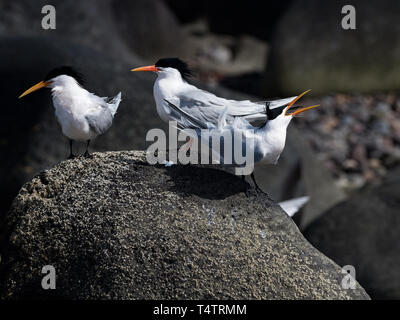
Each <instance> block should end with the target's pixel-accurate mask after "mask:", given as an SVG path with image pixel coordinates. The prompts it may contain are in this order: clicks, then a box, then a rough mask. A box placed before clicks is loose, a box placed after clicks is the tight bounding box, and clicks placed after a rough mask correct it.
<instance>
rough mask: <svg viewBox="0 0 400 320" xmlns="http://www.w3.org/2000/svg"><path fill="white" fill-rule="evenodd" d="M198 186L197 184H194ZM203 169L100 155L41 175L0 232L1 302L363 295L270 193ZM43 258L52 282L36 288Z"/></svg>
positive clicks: (137, 155)
mask: <svg viewBox="0 0 400 320" xmlns="http://www.w3.org/2000/svg"><path fill="white" fill-rule="evenodd" d="M204 186H207V187H204ZM244 188H245V183H243V182H242V181H241V179H240V178H238V177H235V176H233V175H231V174H228V173H226V172H223V171H219V170H216V169H210V168H206V167H201V166H196V167H194V166H181V165H178V166H172V167H170V168H165V167H164V166H150V165H148V163H147V162H146V159H145V153H144V152H108V153H101V154H100V153H99V154H95V155H94V158H93V159H90V160H89V159H74V160H68V161H65V162H62V163H60V164H59V165H57V166H55V167H54V168H52V169H50V170H47V171H44V172H42V173H41V174H40V175H38V176H37V177H35V178H34V179H33V180H32V181H31V182H29V183H27V184H25V186H24V187H23V188H22V189H21V192H20V193H19V195H18V196H17V198H16V199H15V201H14V204H13V207H12V209H11V211H10V213H9V215H8V217H7V221H6V227H5V230H3V233H4V234H5V235H6V238H5V239H4V240H3V241H2V245H1V246H0V248H1V254H2V259H1V263H0V288H2V290H1V292H0V296H1V297H2V298H33V297H34V298H35V299H38V298H48V297H57V298H69V299H71V298H73V299H368V298H369V297H368V295H367V294H366V293H365V292H364V290H363V289H362V288H361V287H360V286H359V285H358V284H356V289H355V290H346V289H343V288H342V286H341V281H342V278H343V274H342V272H341V268H340V267H339V266H337V265H336V264H335V263H333V262H332V261H331V260H329V259H328V258H326V257H325V256H324V255H322V254H321V253H320V252H318V251H317V250H316V249H315V248H313V247H312V246H311V245H310V244H309V243H308V242H307V241H306V240H305V239H304V238H303V236H302V235H301V233H300V232H299V230H298V229H297V227H296V225H295V224H294V223H293V221H292V220H291V219H290V218H289V217H288V216H287V215H286V214H285V213H284V212H283V211H282V210H281V209H280V207H279V206H277V205H276V204H274V202H273V201H272V200H271V199H269V197H268V196H265V195H259V196H257V197H256V196H251V197H250V198H248V197H246V196H245V194H244ZM48 264H50V265H53V266H54V267H55V269H56V272H57V278H56V279H57V283H56V290H43V289H42V288H41V286H40V283H41V280H42V276H43V275H42V274H41V272H40V271H41V269H42V267H43V266H44V265H48Z"/></svg>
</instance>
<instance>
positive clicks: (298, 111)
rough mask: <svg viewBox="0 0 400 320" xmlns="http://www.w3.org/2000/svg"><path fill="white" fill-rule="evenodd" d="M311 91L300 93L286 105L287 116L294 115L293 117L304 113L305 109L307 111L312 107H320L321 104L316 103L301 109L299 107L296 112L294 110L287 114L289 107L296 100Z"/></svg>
mask: <svg viewBox="0 0 400 320" xmlns="http://www.w3.org/2000/svg"><path fill="white" fill-rule="evenodd" d="M310 91H311V90H307V91H304V92H303V93H302V94H300V95H298V96H297V97H296V98H294V99H293V101H292V102H290V103H289V105H288V106H287V107H286V110H285V113H284V114H285V116H293V117H294V116H295V115H296V114H299V113H302V112H304V111H307V110H310V109H313V108H316V107H319V104H317V105H315V106H311V107H305V108H301V109H298V110H296V111H294V112H292V113H290V114H287V112H288V111H289V109H290V108H291V107H292V106H293V105H294V104H295V103H296V101H297V100H299V99H300V98H301V97H302V96H304V95H305V94H307V93H308V92H310Z"/></svg>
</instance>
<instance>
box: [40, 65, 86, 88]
mask: <svg viewBox="0 0 400 320" xmlns="http://www.w3.org/2000/svg"><path fill="white" fill-rule="evenodd" d="M61 75H67V76H70V77H72V78H74V79H75V80H76V81H77V82H78V83H79V84H80V85H83V84H84V83H85V79H84V78H83V75H82V74H81V73H79V72H78V71H76V70H75V69H74V68H72V67H69V66H62V67H58V68H54V69H53V70H51V71H50V72H49V73H48V74H47V75H46V77H45V78H44V81H47V80H50V79H53V78H55V77H58V76H61Z"/></svg>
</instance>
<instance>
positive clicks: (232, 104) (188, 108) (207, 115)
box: [170, 86, 295, 124]
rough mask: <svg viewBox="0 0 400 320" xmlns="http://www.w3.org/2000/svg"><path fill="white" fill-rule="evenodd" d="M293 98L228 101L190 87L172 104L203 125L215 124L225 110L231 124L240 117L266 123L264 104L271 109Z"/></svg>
mask: <svg viewBox="0 0 400 320" xmlns="http://www.w3.org/2000/svg"><path fill="white" fill-rule="evenodd" d="M294 98H295V97H290V98H285V99H278V100H270V101H260V102H253V101H250V100H242V101H237V100H229V99H224V98H221V97H217V96H216V95H214V94H212V93H210V92H207V91H204V90H201V89H198V88H196V87H195V86H190V87H189V88H188V89H186V90H185V91H184V92H182V93H180V94H178V95H177V96H176V97H175V99H174V101H170V102H173V103H174V104H175V105H176V106H178V107H179V108H181V109H182V110H183V111H185V112H186V113H187V114H190V115H192V116H194V117H195V118H196V119H198V120H201V121H203V122H205V123H207V122H210V123H212V124H217V122H218V118H219V116H220V115H221V113H222V112H224V110H225V108H227V120H228V122H231V121H232V120H233V118H236V117H241V118H244V119H246V120H247V121H251V122H252V121H258V120H261V121H266V120H267V115H266V104H267V103H268V104H269V107H270V108H271V109H274V108H281V107H283V106H286V105H287V104H288V103H290V101H292V100H293V99H294Z"/></svg>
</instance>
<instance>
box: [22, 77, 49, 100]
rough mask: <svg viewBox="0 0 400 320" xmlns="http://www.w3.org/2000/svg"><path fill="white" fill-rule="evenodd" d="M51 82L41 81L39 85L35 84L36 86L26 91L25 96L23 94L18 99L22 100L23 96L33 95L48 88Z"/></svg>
mask: <svg viewBox="0 0 400 320" xmlns="http://www.w3.org/2000/svg"><path fill="white" fill-rule="evenodd" d="M50 83H51V82H49V81H40V82H39V83H38V84H35V85H34V86H32V87H30V88H29V89H28V90H26V91H25V92H24V93H23V94H21V95H20V96H19V97H18V99H21V98H22V97H23V96H26V95H27V94H30V93H32V92H33V91H36V90H39V89H42V88H45V87H47V86H48V85H49V84H50Z"/></svg>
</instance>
